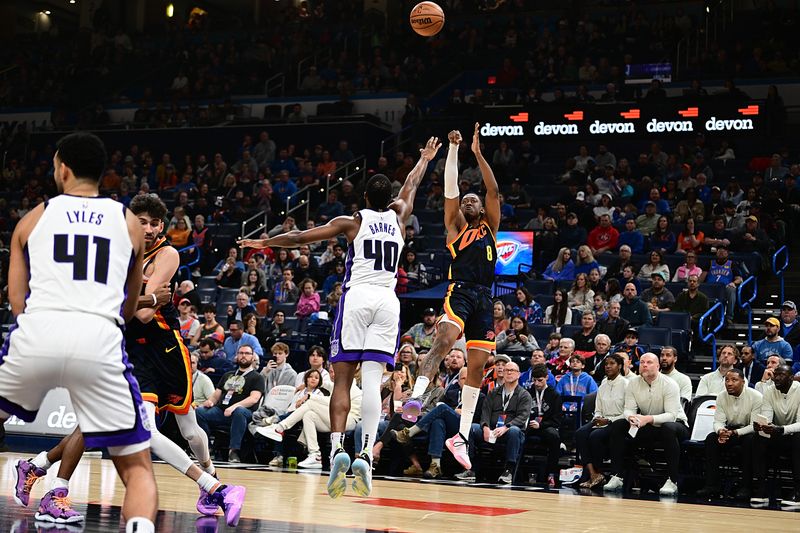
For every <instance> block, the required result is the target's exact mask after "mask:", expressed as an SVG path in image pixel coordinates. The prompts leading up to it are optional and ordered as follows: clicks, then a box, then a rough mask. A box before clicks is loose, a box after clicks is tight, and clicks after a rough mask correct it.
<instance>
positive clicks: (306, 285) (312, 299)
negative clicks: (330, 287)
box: [294, 278, 319, 320]
mask: <svg viewBox="0 0 800 533" xmlns="http://www.w3.org/2000/svg"><path fill="white" fill-rule="evenodd" d="M300 291H301V292H300V298H299V299H298V300H297V310H296V311H295V313H294V314H295V316H297V318H299V319H301V320H305V319H308V317H310V316H311V314H312V313H316V312H318V311H319V293H318V292H317V282H316V281H314V280H313V279H309V278H306V279H304V280H303V281H301V282H300Z"/></svg>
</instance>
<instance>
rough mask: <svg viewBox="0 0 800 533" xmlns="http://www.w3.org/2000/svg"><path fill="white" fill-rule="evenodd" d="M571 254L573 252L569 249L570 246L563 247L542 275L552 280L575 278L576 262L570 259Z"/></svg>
mask: <svg viewBox="0 0 800 533" xmlns="http://www.w3.org/2000/svg"><path fill="white" fill-rule="evenodd" d="M571 255H572V252H570V251H569V248H567V247H564V248H561V249H560V250H559V251H558V256H557V257H556V258H555V260H554V261H553V262H552V263H550V264H549V265H548V266H547V269H546V270H545V271H544V273H543V274H542V277H543V278H544V279H549V280H552V281H561V280H562V279H568V280H569V279H575V263H573V262H572V259H570V256H571Z"/></svg>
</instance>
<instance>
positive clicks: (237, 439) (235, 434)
mask: <svg viewBox="0 0 800 533" xmlns="http://www.w3.org/2000/svg"><path fill="white" fill-rule="evenodd" d="M236 358H237V365H238V369H237V370H235V371H231V372H228V373H226V374H225V375H224V376H222V379H221V380H220V381H219V383H218V384H217V388H216V390H215V391H214V394H213V395H212V396H211V398H209V399H208V400H206V401H205V402H204V403H203V405H202V407H199V408H198V409H197V411H196V413H197V423H198V425H199V426H200V427H201V428H202V429H203V431H205V432H206V435H208V436H209V438H210V437H211V432H212V431H213V430H215V429H218V428H224V429H227V430H228V431H230V444H229V446H228V447H229V451H228V462H229V463H238V462H240V461H241V459H240V457H239V450H240V449H241V445H242V438H243V437H244V432H245V430H246V429H247V424H249V423H250V420H251V419H252V418H253V411H254V410H255V409H256V408H257V407H258V402H259V401H261V397H262V396H263V395H264V378H263V377H261V375H260V374H258V372H256V371H254V370H253V366H254V364H255V363H256V362H257V361H258V360H257V359H256V355H255V353H254V352H253V349H252V347H250V346H247V345H242V346H239V348H238V351H237V353H236Z"/></svg>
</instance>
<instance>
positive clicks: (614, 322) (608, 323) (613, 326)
mask: <svg viewBox="0 0 800 533" xmlns="http://www.w3.org/2000/svg"><path fill="white" fill-rule="evenodd" d="M620 310H621V307H620V303H619V302H611V303H609V304H608V314H607V315H606V317H605V318H601V319H599V320H597V326H596V327H595V329H596V331H597V333H603V334H605V335H608V337H609V338H610V339H611V343H612V345H614V344H617V343H619V342H621V341H622V339H623V338H625V331H626V330H627V329H628V326H629V323H628V321H627V320H625V319H624V318H621V317H620V316H619V313H620Z"/></svg>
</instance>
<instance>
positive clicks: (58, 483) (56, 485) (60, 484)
mask: <svg viewBox="0 0 800 533" xmlns="http://www.w3.org/2000/svg"><path fill="white" fill-rule="evenodd" d="M56 489H69V480H68V479H64V478H60V477H57V478H55V479H54V480H53V485H52V486H51V487H50V490H56Z"/></svg>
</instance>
